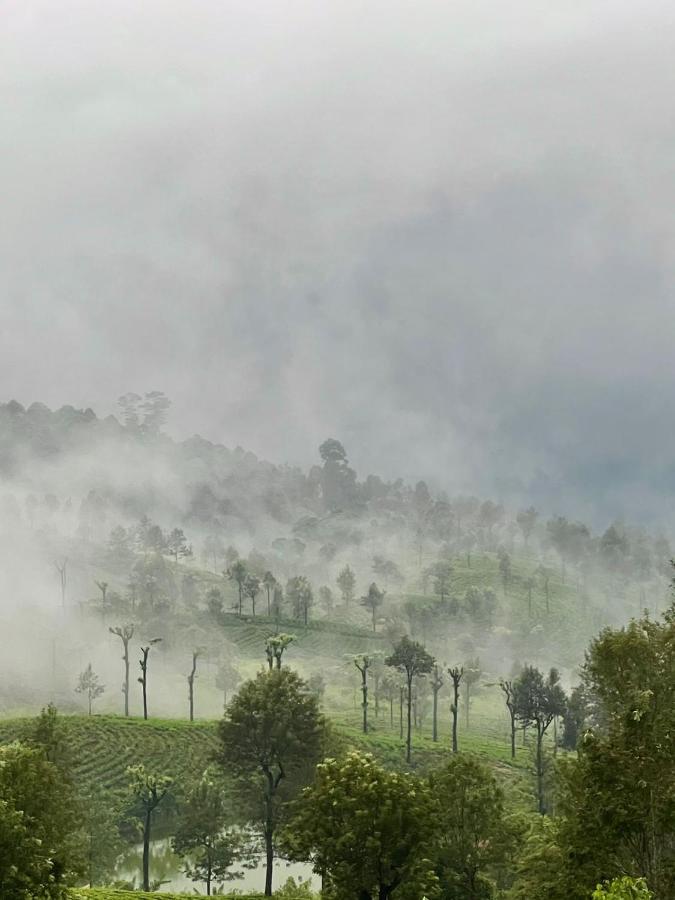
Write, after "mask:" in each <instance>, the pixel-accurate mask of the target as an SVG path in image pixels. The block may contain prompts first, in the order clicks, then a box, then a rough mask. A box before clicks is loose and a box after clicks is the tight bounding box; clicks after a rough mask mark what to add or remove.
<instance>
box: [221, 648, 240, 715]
mask: <svg viewBox="0 0 675 900" xmlns="http://www.w3.org/2000/svg"><path fill="white" fill-rule="evenodd" d="M240 682H241V675H240V674H239V672H238V670H237V669H236V668H235V667H234V666H233V665H232V663H231V662H230V661H229V660H227V659H223V660H221V661H220V663H219V664H218V671H217V672H216V687H217V688H218V690H219V691H222V692H223V709H224V708H225V707H226V706H227V695H228V693H229V692H230V691H235V690H236V689H237V687H238V686H239V684H240Z"/></svg>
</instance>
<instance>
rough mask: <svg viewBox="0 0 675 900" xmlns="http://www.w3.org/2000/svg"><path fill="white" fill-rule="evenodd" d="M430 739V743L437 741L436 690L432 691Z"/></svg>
mask: <svg viewBox="0 0 675 900" xmlns="http://www.w3.org/2000/svg"><path fill="white" fill-rule="evenodd" d="M431 739H432V741H437V740H438V691H436V690H434V709H433V720H432V725H431Z"/></svg>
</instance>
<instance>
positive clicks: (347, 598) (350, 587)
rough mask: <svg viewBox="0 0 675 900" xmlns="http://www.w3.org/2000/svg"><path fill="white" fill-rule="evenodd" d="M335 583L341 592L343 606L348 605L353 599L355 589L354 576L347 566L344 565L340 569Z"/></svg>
mask: <svg viewBox="0 0 675 900" xmlns="http://www.w3.org/2000/svg"><path fill="white" fill-rule="evenodd" d="M335 583H336V584H337V586H338V587H339V588H340V593H341V594H342V602H343V603H344V605H345V606H349V604H350V603H351V601H352V600H353V599H354V593H355V590H356V576H355V575H354V573H353V572H352V570H351V569H350V567H349V566H345V567H344V569H341V570H340V573H339V574H338V577H337V579H336V582H335Z"/></svg>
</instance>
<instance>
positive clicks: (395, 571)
mask: <svg viewBox="0 0 675 900" xmlns="http://www.w3.org/2000/svg"><path fill="white" fill-rule="evenodd" d="M373 572H374V573H375V574H376V575H378V576H379V577H380V578H382V580H383V581H384V586H385V588H386V587H388V586H389V584H390V582H391V583H393V584H402V583H403V575H401V571H400V569H399V567H398V566H397V565H396V563H395V562H393V561H392V560H391V559H385V558H384V557H383V556H379V555H377V556H374V557H373Z"/></svg>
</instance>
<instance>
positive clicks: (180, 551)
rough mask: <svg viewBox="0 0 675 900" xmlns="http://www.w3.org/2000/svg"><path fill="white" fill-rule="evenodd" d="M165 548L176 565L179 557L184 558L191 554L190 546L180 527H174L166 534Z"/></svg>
mask: <svg viewBox="0 0 675 900" xmlns="http://www.w3.org/2000/svg"><path fill="white" fill-rule="evenodd" d="M165 550H166V552H167V553H168V554H169V556H172V557H173V560H174V563H175V564H176V566H177V565H178V560H179V559H186V558H187V557H188V556H192V547H191V546H190V545H189V544H188V542H187V538H186V537H185V534H184V532H183V529H182V528H174V529H173V531H171V532H170V533H169V534H168V535H167V538H166V546H165Z"/></svg>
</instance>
